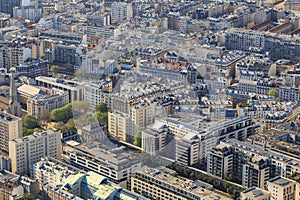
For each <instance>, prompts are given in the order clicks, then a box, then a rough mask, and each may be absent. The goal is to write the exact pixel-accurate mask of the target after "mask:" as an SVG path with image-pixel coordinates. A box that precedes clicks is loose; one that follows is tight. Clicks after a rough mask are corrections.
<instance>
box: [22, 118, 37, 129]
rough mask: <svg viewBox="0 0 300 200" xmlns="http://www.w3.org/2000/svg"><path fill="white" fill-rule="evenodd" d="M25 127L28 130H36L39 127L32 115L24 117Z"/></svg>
mask: <svg viewBox="0 0 300 200" xmlns="http://www.w3.org/2000/svg"><path fill="white" fill-rule="evenodd" d="M23 126H24V127H25V128H27V129H34V128H37V127H38V124H37V120H36V119H35V118H34V117H33V116H31V115H25V116H24V117H23Z"/></svg>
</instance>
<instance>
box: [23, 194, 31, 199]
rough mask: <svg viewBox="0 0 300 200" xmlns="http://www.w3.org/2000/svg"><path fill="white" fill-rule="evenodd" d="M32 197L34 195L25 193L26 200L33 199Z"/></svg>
mask: <svg viewBox="0 0 300 200" xmlns="http://www.w3.org/2000/svg"><path fill="white" fill-rule="evenodd" d="M31 197H32V194H31V193H24V199H25V200H27V199H31Z"/></svg>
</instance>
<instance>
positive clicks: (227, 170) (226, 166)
mask: <svg viewBox="0 0 300 200" xmlns="http://www.w3.org/2000/svg"><path fill="white" fill-rule="evenodd" d="M206 169H207V172H208V173H210V174H211V175H214V176H218V177H220V178H222V179H225V178H227V177H228V176H230V174H231V173H232V171H233V155H232V150H231V147H230V145H226V144H224V143H221V144H219V145H218V146H216V147H214V148H212V150H211V151H210V153H208V155H207V168H206Z"/></svg>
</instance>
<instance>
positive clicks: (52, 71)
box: [50, 65, 59, 75]
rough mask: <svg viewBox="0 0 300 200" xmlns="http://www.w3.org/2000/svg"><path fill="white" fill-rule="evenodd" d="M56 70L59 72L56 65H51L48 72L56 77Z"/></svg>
mask: <svg viewBox="0 0 300 200" xmlns="http://www.w3.org/2000/svg"><path fill="white" fill-rule="evenodd" d="M58 70H59V68H58V66H57V65H52V66H51V67H50V72H51V74H53V75H56V74H57V73H58Z"/></svg>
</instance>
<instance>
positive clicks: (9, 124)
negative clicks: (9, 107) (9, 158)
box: [0, 111, 22, 152]
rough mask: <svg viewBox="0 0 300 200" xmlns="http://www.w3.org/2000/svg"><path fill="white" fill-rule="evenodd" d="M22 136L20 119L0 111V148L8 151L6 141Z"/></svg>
mask: <svg viewBox="0 0 300 200" xmlns="http://www.w3.org/2000/svg"><path fill="white" fill-rule="evenodd" d="M20 137H22V119H21V118H18V117H15V116H14V115H11V114H8V113H4V112H2V111H0V150H1V151H3V152H8V141H9V140H13V139H17V138H20Z"/></svg>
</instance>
